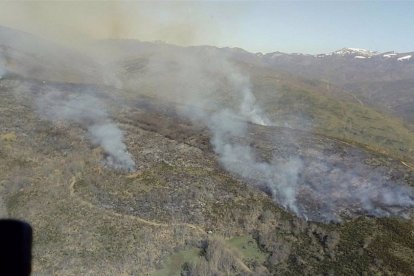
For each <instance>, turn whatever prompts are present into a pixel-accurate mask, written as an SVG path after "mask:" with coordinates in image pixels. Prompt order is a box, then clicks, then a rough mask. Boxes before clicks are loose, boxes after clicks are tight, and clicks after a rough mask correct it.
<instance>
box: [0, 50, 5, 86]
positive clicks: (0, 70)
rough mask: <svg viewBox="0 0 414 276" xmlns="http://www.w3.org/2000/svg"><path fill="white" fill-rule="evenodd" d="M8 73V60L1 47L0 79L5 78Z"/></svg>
mask: <svg viewBox="0 0 414 276" xmlns="http://www.w3.org/2000/svg"><path fill="white" fill-rule="evenodd" d="M5 73H6V60H5V59H4V57H3V53H2V49H1V48H0V79H2V78H3V76H4V74H5Z"/></svg>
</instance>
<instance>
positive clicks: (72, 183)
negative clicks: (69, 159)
mask: <svg viewBox="0 0 414 276" xmlns="http://www.w3.org/2000/svg"><path fill="white" fill-rule="evenodd" d="M77 182H78V179H77V178H76V176H73V177H72V179H71V180H70V184H69V194H70V196H71V197H73V198H75V199H77V200H78V201H79V202H80V203H81V204H83V205H85V206H87V207H89V208H90V209H99V210H100V211H103V212H105V213H107V214H109V215H112V216H115V217H127V218H129V219H132V220H135V221H138V222H140V223H143V224H147V225H150V226H155V227H175V226H185V227H188V228H191V229H193V230H195V231H197V232H200V233H201V234H203V235H207V232H206V231H205V230H204V229H202V228H201V227H200V226H197V225H194V224H191V223H162V222H157V221H152V220H146V219H143V218H141V217H138V216H132V215H127V214H120V213H117V212H115V211H111V210H108V209H105V208H99V207H98V206H96V205H94V204H92V203H91V202H89V201H87V200H85V199H83V198H82V197H81V196H79V195H77V194H76V192H75V185H76V183H77Z"/></svg>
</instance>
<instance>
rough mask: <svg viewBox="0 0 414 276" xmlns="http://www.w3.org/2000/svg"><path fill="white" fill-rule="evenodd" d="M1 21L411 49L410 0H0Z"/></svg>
mask: <svg viewBox="0 0 414 276" xmlns="http://www.w3.org/2000/svg"><path fill="white" fill-rule="evenodd" d="M0 25H4V26H8V27H12V28H16V29H20V30H24V31H27V32H31V33H34V34H37V35H40V36H43V37H47V38H50V39H54V40H59V41H62V42H64V43H79V42H84V41H88V40H91V39H102V38H130V39H139V40H143V41H154V40H161V41H164V42H167V43H173V44H178V45H214V46H219V47H240V48H243V49H245V50H248V51H250V52H263V53H267V52H274V51H281V52H289V53H292V52H301V53H310V54H317V53H326V52H332V51H334V50H337V49H340V48H343V47H355V48H366V49H371V50H376V51H381V52H384V51H389V50H395V51H397V52H406V51H413V50H414V35H412V28H413V26H414V1H406V2H399V1H389V2H387V1H343V2H341V1H260V2H259V1H197V2H196V1H180V2H173V1H163V2H154V1H146V2H137V1H128V2H121V1H93V2H92V1H90V2H85V1H30V2H16V1H10V2H7V1H2V2H0Z"/></svg>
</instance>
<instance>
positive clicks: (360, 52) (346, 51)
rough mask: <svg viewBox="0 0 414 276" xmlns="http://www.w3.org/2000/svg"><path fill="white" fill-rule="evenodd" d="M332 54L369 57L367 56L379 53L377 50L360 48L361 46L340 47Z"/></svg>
mask: <svg viewBox="0 0 414 276" xmlns="http://www.w3.org/2000/svg"><path fill="white" fill-rule="evenodd" d="M332 54H333V55H340V56H347V55H352V56H357V57H366V58H369V57H372V56H375V55H378V54H379V53H378V52H377V51H371V50H367V49H362V48H342V49H340V50H337V51H335V52H333V53H332Z"/></svg>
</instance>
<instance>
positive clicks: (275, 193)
mask: <svg viewBox="0 0 414 276" xmlns="http://www.w3.org/2000/svg"><path fill="white" fill-rule="evenodd" d="M187 50H188V52H186V53H184V52H183V51H184V50H182V49H181V50H177V51H176V52H169V53H168V54H167V55H166V56H168V58H165V59H164V58H161V57H160V56H156V57H154V58H151V59H150V60H149V62H148V66H146V69H145V70H143V71H141V72H140V74H139V77H138V78H137V79H136V80H135V81H134V85H135V86H136V87H146V88H150V90H151V91H153V92H154V91H155V92H154V93H155V95H156V96H157V97H160V98H164V99H170V100H174V99H175V100H177V99H180V103H183V104H187V105H190V106H192V107H196V108H185V107H184V108H181V109H180V111H181V114H182V115H183V116H185V117H187V118H189V119H191V120H194V121H195V122H196V123H202V124H204V125H206V126H207V127H208V128H209V129H210V131H211V133H212V138H211V144H212V145H213V149H214V151H215V152H216V154H217V155H218V156H219V160H220V163H221V165H222V166H223V167H224V168H225V169H226V170H228V171H229V172H231V173H233V174H235V175H237V176H239V177H241V178H242V179H245V180H246V181H247V182H248V183H251V184H253V185H258V186H259V187H262V188H263V187H266V190H267V191H268V192H270V194H271V195H272V197H273V199H274V201H275V202H276V203H278V204H280V205H281V206H283V207H284V208H285V209H287V210H289V211H291V212H293V213H295V214H296V215H298V216H299V217H302V218H304V219H310V220H317V221H324V222H328V221H341V220H342V218H341V217H342V216H349V215H358V214H368V215H372V216H377V217H383V216H392V215H396V216H403V217H407V216H408V215H409V214H410V208H412V207H414V189H413V188H411V187H409V186H407V185H406V184H404V183H402V182H401V183H400V182H398V181H397V182H396V181H394V180H392V179H389V178H384V177H383V176H384V175H385V174H386V173H385V172H383V171H381V169H376V168H371V167H369V166H367V165H364V164H363V163H362V160H361V161H359V162H361V163H356V164H353V165H348V167H347V166H341V165H340V162H339V163H338V160H341V159H342V158H343V157H341V156H338V155H337V154H331V155H326V156H324V154H323V153H322V152H318V153H317V154H316V155H314V156H312V155H310V156H303V155H301V154H298V153H296V154H292V155H290V156H288V157H286V156H285V157H281V156H278V155H277V153H274V154H273V157H272V158H271V160H269V161H263V159H261V158H259V155H260V154H259V153H258V152H256V150H255V149H254V148H253V147H251V146H250V145H249V144H248V143H246V142H243V140H245V139H246V137H247V136H248V131H249V124H248V122H252V123H255V124H259V125H262V126H272V125H283V122H272V121H271V120H270V119H269V118H268V117H267V116H266V115H265V112H264V111H263V110H262V109H261V108H260V106H259V104H258V103H257V101H256V98H255V95H254V94H253V92H252V90H251V84H250V81H249V78H248V77H247V76H245V75H244V74H243V73H242V72H241V71H240V70H238V68H237V66H236V65H234V64H232V63H231V62H229V61H228V60H227V58H226V56H225V55H223V54H221V53H219V52H218V51H215V50H208V49H205V52H203V55H199V53H198V52H197V50H195V51H194V52H191V50H189V49H187ZM164 54H166V53H164ZM154 78H156V79H157V80H161V79H162V80H163V81H162V82H154V81H155V79H154ZM284 138H286V137H284ZM275 139H278V138H277V137H275ZM288 139H289V141H290V143H292V144H294V142H295V140H296V139H295V137H293V136H289V137H288ZM367 171H371V172H370V173H368V174H367Z"/></svg>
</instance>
